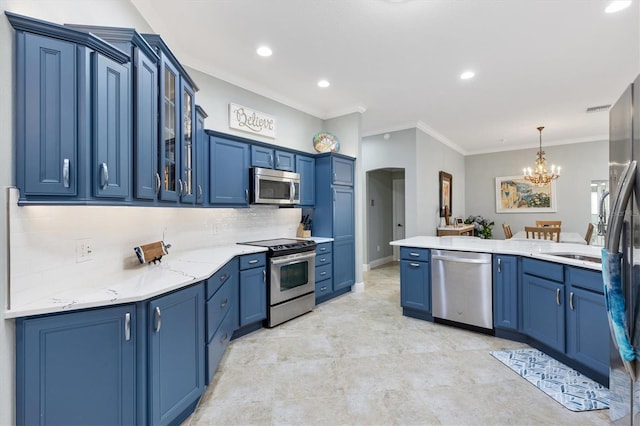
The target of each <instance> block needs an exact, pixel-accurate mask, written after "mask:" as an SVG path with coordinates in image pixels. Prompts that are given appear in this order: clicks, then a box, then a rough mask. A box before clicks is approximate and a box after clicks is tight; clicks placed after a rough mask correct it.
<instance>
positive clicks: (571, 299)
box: [569, 292, 574, 311]
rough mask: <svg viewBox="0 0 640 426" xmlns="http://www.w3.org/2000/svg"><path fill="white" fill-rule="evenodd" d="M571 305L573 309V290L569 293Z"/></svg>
mask: <svg viewBox="0 0 640 426" xmlns="http://www.w3.org/2000/svg"><path fill="white" fill-rule="evenodd" d="M569 307H570V308H571V310H572V311H573V310H574V309H573V292H571V293H569Z"/></svg>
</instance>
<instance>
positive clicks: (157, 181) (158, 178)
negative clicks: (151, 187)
mask: <svg viewBox="0 0 640 426" xmlns="http://www.w3.org/2000/svg"><path fill="white" fill-rule="evenodd" d="M161 185H162V182H161V181H160V175H159V174H158V173H156V189H155V193H156V194H157V193H158V192H160V186H161Z"/></svg>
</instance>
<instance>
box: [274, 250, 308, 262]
mask: <svg viewBox="0 0 640 426" xmlns="http://www.w3.org/2000/svg"><path fill="white" fill-rule="evenodd" d="M314 257H316V254H315V252H311V253H309V254H307V255H304V256H296V257H289V256H282V257H272V258H271V264H272V265H284V264H289V265H293V264H294V263H300V262H304V261H306V260H309V259H312V258H314Z"/></svg>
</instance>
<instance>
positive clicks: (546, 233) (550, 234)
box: [524, 226, 560, 243]
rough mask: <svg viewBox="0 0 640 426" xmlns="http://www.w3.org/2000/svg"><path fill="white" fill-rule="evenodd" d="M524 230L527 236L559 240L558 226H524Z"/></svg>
mask: <svg viewBox="0 0 640 426" xmlns="http://www.w3.org/2000/svg"><path fill="white" fill-rule="evenodd" d="M524 231H525V232H526V233H527V238H532V239H538V240H554V241H555V242H557V243H559V242H560V228H559V227H557V226H525V227H524Z"/></svg>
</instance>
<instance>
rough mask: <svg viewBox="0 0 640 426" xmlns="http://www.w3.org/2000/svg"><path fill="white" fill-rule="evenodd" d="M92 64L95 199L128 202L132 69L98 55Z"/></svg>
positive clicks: (95, 54) (94, 54) (94, 56)
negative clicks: (116, 199) (105, 198)
mask: <svg viewBox="0 0 640 426" xmlns="http://www.w3.org/2000/svg"><path fill="white" fill-rule="evenodd" d="M92 61H93V64H92V65H93V71H92V75H93V76H94V79H93V90H92V92H93V97H92V100H93V137H94V143H93V145H94V147H93V152H94V154H93V170H94V172H93V175H94V176H96V175H97V179H94V195H95V196H96V197H100V198H102V197H111V198H127V197H129V196H130V187H131V164H130V159H131V154H130V153H131V132H130V125H129V118H130V113H129V106H130V102H129V68H128V66H125V65H121V64H118V63H117V62H115V61H113V60H111V59H108V58H106V57H104V56H102V55H99V54H97V53H93V58H92Z"/></svg>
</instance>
